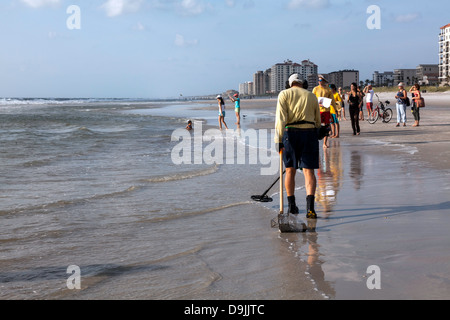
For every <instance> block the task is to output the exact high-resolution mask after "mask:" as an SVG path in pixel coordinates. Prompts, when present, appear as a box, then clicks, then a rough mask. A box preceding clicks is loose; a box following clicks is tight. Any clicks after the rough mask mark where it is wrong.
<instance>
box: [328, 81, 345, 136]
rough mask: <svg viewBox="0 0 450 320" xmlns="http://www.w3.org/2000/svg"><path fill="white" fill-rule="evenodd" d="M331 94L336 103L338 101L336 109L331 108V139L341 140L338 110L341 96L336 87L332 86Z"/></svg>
mask: <svg viewBox="0 0 450 320" xmlns="http://www.w3.org/2000/svg"><path fill="white" fill-rule="evenodd" d="M330 89H331V93H333V97H334V101H336V109H334V108H333V107H331V108H330V113H331V137H330V138H339V134H340V131H341V128H340V124H339V119H338V112H339V111H338V110H339V108H340V106H341V102H342V99H341V96H340V95H339V93H338V92H337V90H336V85H334V84H330Z"/></svg>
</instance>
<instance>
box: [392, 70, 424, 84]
mask: <svg viewBox="0 0 450 320" xmlns="http://www.w3.org/2000/svg"><path fill="white" fill-rule="evenodd" d="M400 82H403V83H404V84H405V86H411V85H413V84H415V83H416V82H418V78H417V69H395V70H394V85H398V84H399V83H400Z"/></svg>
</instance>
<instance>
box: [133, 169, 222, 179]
mask: <svg viewBox="0 0 450 320" xmlns="http://www.w3.org/2000/svg"><path fill="white" fill-rule="evenodd" d="M218 170H219V165H215V166H211V167H208V168H206V169H201V170H196V171H189V172H180V173H176V174H173V175H166V176H156V177H152V178H148V179H142V180H139V181H140V182H152V183H160V182H170V181H178V180H187V179H192V178H196V177H202V176H207V175H210V174H214V173H216V172H217V171H218Z"/></svg>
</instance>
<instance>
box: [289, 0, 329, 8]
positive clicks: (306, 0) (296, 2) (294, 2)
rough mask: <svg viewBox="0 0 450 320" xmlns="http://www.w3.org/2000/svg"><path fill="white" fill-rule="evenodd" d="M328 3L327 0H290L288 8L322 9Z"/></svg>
mask: <svg viewBox="0 0 450 320" xmlns="http://www.w3.org/2000/svg"><path fill="white" fill-rule="evenodd" d="M329 5H330V1H329V0H291V1H290V2H289V4H288V8H289V9H300V8H310V9H322V8H326V7H328V6H329Z"/></svg>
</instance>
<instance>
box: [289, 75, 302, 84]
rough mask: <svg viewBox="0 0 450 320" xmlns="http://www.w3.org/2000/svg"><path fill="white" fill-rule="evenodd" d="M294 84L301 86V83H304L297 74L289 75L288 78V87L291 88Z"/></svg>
mask: <svg viewBox="0 0 450 320" xmlns="http://www.w3.org/2000/svg"><path fill="white" fill-rule="evenodd" d="M294 82H297V83H300V84H303V83H304V82H305V80H304V79H302V78H300V75H299V74H298V73H294V74H293V75H291V76H290V77H289V86H290V87H292V84H293V83H294Z"/></svg>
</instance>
